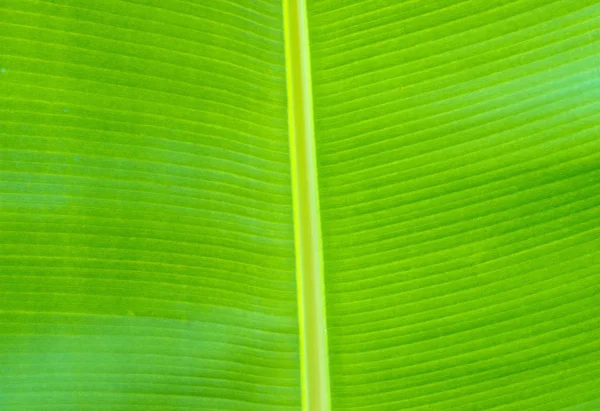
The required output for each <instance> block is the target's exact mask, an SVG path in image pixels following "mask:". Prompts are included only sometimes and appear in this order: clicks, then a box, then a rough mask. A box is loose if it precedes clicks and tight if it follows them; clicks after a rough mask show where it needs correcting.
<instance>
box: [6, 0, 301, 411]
mask: <svg viewBox="0 0 600 411" xmlns="http://www.w3.org/2000/svg"><path fill="white" fill-rule="evenodd" d="M282 13H283V12H282V5H281V2H280V1H279V0H275V1H271V2H261V3H257V2H255V1H250V0H249V1H235V2H233V1H215V2H182V1H162V0H143V1H116V0H115V1H109V0H103V1H85V0H56V1H29V0H19V1H0V22H1V23H0V24H1V26H0V30H1V31H0V33H1V36H2V46H1V48H0V67H2V68H3V70H2V72H1V73H0V147H1V151H0V153H1V154H0V156H1V157H0V163H1V168H0V170H1V171H0V173H1V174H0V227H1V230H2V234H1V240H0V409H1V410H12V409H15V410H16V409H19V410H21V409H22V410H60V411H63V410H71V409H73V410H74V409H76V410H95V409H103V410H104V409H106V410H144V411H145V410H150V409H160V410H163V409H164V410H170V409H178V410H189V409H197V410H205V409H239V410H248V409H261V410H263V409H264V410H269V409H282V408H291V409H298V408H299V407H300V398H301V397H300V392H301V390H300V371H299V366H298V363H299V349H298V340H299V337H298V320H297V315H296V313H297V305H296V276H295V258H294V231H293V211H292V190H291V183H290V181H291V176H290V165H289V144H288V132H287V108H286V99H287V97H286V65H285V48H284V43H283V38H284V36H283V18H282Z"/></svg>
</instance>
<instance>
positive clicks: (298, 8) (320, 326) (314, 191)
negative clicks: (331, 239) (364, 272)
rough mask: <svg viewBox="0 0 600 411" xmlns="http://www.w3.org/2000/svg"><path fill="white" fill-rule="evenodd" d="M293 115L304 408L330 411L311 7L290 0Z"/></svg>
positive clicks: (289, 75)
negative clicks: (308, 20)
mask: <svg viewBox="0 0 600 411" xmlns="http://www.w3.org/2000/svg"><path fill="white" fill-rule="evenodd" d="M283 4H284V14H285V36H286V59H287V84H288V115H289V135H290V153H291V163H292V180H293V181H292V183H293V191H294V219H295V221H294V226H295V232H296V268H297V279H298V311H299V325H300V349H301V369H302V392H303V394H302V406H303V409H305V410H306V409H307V410H311V411H312V410H327V409H329V408H330V407H329V405H330V399H329V366H328V355H327V326H326V319H325V292H324V291H325V290H324V281H323V259H322V247H321V230H320V219H319V190H318V183H317V181H318V180H317V165H316V158H315V141H314V129H313V113H312V90H311V80H310V53H309V41H308V28H307V24H306V5H305V3H304V1H303V0H284V2H283Z"/></svg>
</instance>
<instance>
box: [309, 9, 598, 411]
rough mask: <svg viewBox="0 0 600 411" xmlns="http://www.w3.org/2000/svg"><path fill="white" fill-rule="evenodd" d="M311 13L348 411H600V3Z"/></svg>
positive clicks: (336, 360)
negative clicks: (595, 402) (576, 409)
mask: <svg viewBox="0 0 600 411" xmlns="http://www.w3.org/2000/svg"><path fill="white" fill-rule="evenodd" d="M308 10H309V16H308V21H309V27H310V36H311V51H312V67H313V73H312V76H313V91H314V117H315V136H316V144H317V159H318V167H319V177H320V181H319V186H320V198H321V212H322V215H321V218H322V227H323V247H324V249H323V255H324V259H325V277H326V288H327V312H328V318H327V321H328V327H329V329H328V335H329V349H330V352H329V356H330V370H331V387H332V404H333V408H334V409H352V410H382V409H385V410H398V409H411V410H412V409H414V410H421V409H422V410H426V409H427V410H449V409H461V410H488V409H496V408H499V409H507V410H508V409H510V410H530V409H544V410H556V409H561V408H563V407H566V406H574V405H577V404H580V403H586V402H588V401H591V400H592V399H597V398H598V395H599V393H598V391H597V390H598V387H599V385H598V384H599V381H598V379H599V378H600V371H599V370H600V343H599V342H598V336H599V333H598V329H599V328H598V327H599V325H600V322H599V321H600V320H599V319H600V317H599V313H600V311H599V309H600V305H599V304H598V303H599V302H600V300H599V299H598V291H599V290H600V276H598V263H600V253H599V251H600V241H599V238H600V237H599V233H600V232H599V231H598V221H599V218H600V208H599V207H598V206H599V205H600V197H599V194H600V187H599V185H598V182H599V181H600V179H599V178H600V168H599V164H600V155H599V154H598V153H599V152H600V151H599V149H600V139H599V138H598V136H599V131H600V129H599V126H600V122H599V120H600V117H598V109H599V108H600V106H599V103H600V99H599V97H600V93H599V91H598V90H599V89H598V86H599V85H600V76H599V74H600V72H599V71H598V63H599V62H600V60H599V59H598V55H599V52H600V47H599V43H598V41H599V40H600V31H599V30H598V29H599V28H600V25H599V23H600V7H599V5H598V2H597V1H538V0H535V1H527V0H521V1H485V0H474V1H432V2H423V1H400V2H398V1H384V0H381V1H380V0H364V1H344V0H331V1H309V8H308ZM582 409H595V408H594V407H593V406H592V407H591V408H585V407H584V408H582Z"/></svg>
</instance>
